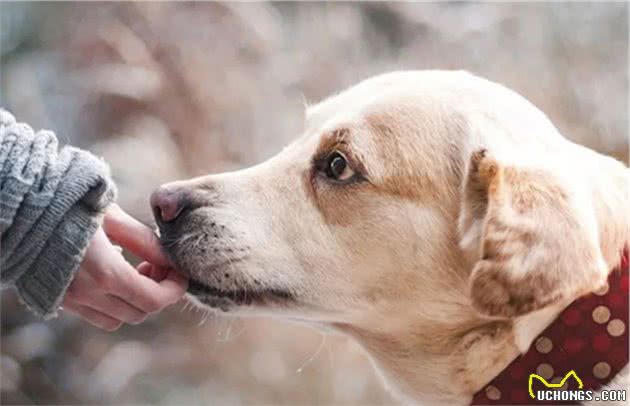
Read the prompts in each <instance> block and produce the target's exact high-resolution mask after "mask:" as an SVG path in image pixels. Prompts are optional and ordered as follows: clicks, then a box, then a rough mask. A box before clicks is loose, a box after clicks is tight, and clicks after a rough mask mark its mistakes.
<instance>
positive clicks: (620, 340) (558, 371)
mask: <svg viewBox="0 0 630 406" xmlns="http://www.w3.org/2000/svg"><path fill="white" fill-rule="evenodd" d="M627 364H628V250H627V249H625V250H624V252H623V256H622V260H621V263H620V265H619V266H618V267H617V268H616V269H615V270H614V271H613V272H611V274H610V276H609V277H608V285H607V286H606V287H605V288H604V289H602V290H601V291H599V292H593V293H591V294H588V295H586V296H583V297H581V298H579V299H577V300H576V301H574V302H573V303H571V304H570V305H569V306H568V307H567V308H566V309H565V310H564V311H563V312H562V313H561V314H560V315H559V316H558V318H557V319H556V320H555V321H554V322H553V323H551V325H549V327H547V328H546V329H545V330H544V331H543V332H542V333H541V334H540V335H539V336H538V337H537V338H536V339H535V340H534V342H533V345H532V346H531V347H530V349H529V350H528V351H527V352H526V353H525V354H523V355H522V356H520V357H518V358H517V359H515V360H514V361H513V362H512V363H511V364H510V365H508V367H507V368H506V369H504V370H503V371H502V372H501V373H500V374H499V375H498V376H497V377H496V378H494V379H493V380H492V381H491V382H490V383H488V384H487V385H486V386H484V387H483V388H482V389H481V390H480V391H479V392H477V393H476V394H475V395H474V397H473V401H472V404H473V405H516V404H518V405H523V404H536V405H541V404H565V405H566V404H576V403H571V402H569V403H567V402H555V403H554V402H546V403H545V402H542V401H538V400H535V399H532V398H531V397H530V395H529V387H528V379H529V376H530V374H532V373H533V374H537V375H539V376H540V377H542V378H544V379H545V380H546V381H547V382H548V383H560V382H561V381H562V378H564V377H565V375H566V374H567V373H568V372H569V371H571V370H574V371H575V374H576V375H577V376H578V377H579V378H580V379H581V381H582V383H583V385H584V386H583V388H582V389H583V390H597V389H599V388H601V387H602V386H604V385H606V384H607V383H608V382H610V381H611V380H612V378H613V377H614V376H615V375H616V374H617V373H618V372H619V371H621V369H623V367H625V366H626V365H627ZM567 388H568V389H575V390H577V389H578V383H577V381H576V380H574V379H571V378H569V379H567V380H566V381H565V384H564V386H563V387H562V388H559V389H554V390H562V389H567ZM533 390H534V391H537V390H548V389H547V388H545V386H544V384H543V383H542V382H541V381H539V380H534V381H533Z"/></svg>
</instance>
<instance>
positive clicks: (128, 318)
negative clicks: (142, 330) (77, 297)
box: [78, 293, 148, 324]
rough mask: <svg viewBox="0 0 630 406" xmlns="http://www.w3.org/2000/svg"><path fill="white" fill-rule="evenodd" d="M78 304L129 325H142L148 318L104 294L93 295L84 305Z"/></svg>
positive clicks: (144, 314)
mask: <svg viewBox="0 0 630 406" xmlns="http://www.w3.org/2000/svg"><path fill="white" fill-rule="evenodd" d="M78 304H80V305H83V306H87V307H89V308H91V309H94V310H97V311H99V312H101V313H103V314H105V315H107V316H109V317H111V318H113V319H117V320H120V321H123V322H125V323H129V324H139V323H142V322H143V321H144V320H145V319H146V318H147V316H148V314H147V313H145V312H143V311H141V310H140V309H138V308H136V307H134V306H133V305H130V304H129V303H127V302H125V301H124V300H122V299H120V298H118V297H116V296H113V295H109V294H106V293H97V294H93V295H92V296H91V297H90V298H89V299H88V300H86V301H85V302H84V303H81V302H78Z"/></svg>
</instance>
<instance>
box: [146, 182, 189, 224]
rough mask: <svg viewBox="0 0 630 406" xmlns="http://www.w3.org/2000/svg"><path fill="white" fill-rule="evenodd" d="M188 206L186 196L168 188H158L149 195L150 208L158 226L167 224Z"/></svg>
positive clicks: (179, 191)
mask: <svg viewBox="0 0 630 406" xmlns="http://www.w3.org/2000/svg"><path fill="white" fill-rule="evenodd" d="M188 206H189V202H188V198H187V197H186V194H185V193H184V192H182V191H181V190H178V189H176V188H172V187H169V186H160V187H159V188H158V189H157V190H156V191H155V192H153V193H152V194H151V208H152V209H153V216H154V217H155V221H157V223H158V224H160V223H169V222H171V221H174V220H176V219H177V217H179V216H180V215H181V214H182V213H183V212H184V210H185V209H186V208H187V207H188Z"/></svg>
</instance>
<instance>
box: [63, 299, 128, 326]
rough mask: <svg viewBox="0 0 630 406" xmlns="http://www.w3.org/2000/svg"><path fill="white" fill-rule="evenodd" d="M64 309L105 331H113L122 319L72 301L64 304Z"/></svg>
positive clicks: (120, 323)
mask: <svg viewBox="0 0 630 406" xmlns="http://www.w3.org/2000/svg"><path fill="white" fill-rule="evenodd" d="M63 308H64V310H67V311H69V312H70V313H73V314H76V315H77V316H79V317H81V318H82V319H83V320H85V321H87V322H88V323H90V324H92V325H93V326H96V327H98V328H100V329H103V330H106V331H115V330H118V328H119V327H120V326H121V325H122V321H120V320H116V319H114V318H112V317H110V316H108V315H106V314H103V313H101V312H99V311H98V310H94V309H91V308H89V307H87V306H83V305H80V304H78V303H74V302H68V303H65V304H64V307H63Z"/></svg>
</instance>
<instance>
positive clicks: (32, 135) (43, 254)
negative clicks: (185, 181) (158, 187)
mask: <svg viewBox="0 0 630 406" xmlns="http://www.w3.org/2000/svg"><path fill="white" fill-rule="evenodd" d="M114 197H115V187H114V184H113V182H112V180H111V178H110V175H109V168H108V167H107V165H106V164H105V163H104V162H103V161H102V160H101V159H98V158H96V157H95V156H94V155H92V154H90V153H88V152H86V151H83V150H80V149H77V148H73V147H64V148H62V149H61V150H58V145H57V139H56V137H55V135H54V134H53V133H52V132H50V131H39V132H33V130H32V129H31V128H30V127H29V126H28V125H26V124H23V123H17V122H16V121H15V118H14V117H13V116H12V115H11V114H10V113H8V112H6V111H4V110H1V109H0V286H1V287H2V288H5V287H9V286H13V287H16V288H17V291H18V294H19V296H20V298H21V300H22V301H23V302H24V303H25V304H26V305H27V306H28V307H29V308H30V309H31V310H32V311H33V312H35V313H36V314H38V315H40V316H43V317H46V318H50V317H53V316H55V315H56V311H57V309H58V307H59V305H60V303H61V301H62V299H63V295H64V293H65V291H66V289H67V288H68V285H69V284H70V282H71V281H72V278H73V276H74V274H75V272H76V271H77V269H78V268H79V264H80V262H81V260H82V258H83V255H84V254H85V250H86V248H87V245H88V242H89V240H90V238H91V237H92V235H93V234H94V232H95V231H96V229H97V228H98V226H99V224H100V220H101V216H102V214H103V211H104V209H105V207H106V206H107V205H108V204H109V203H110V202H111V201H112V200H113V199H114Z"/></svg>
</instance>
